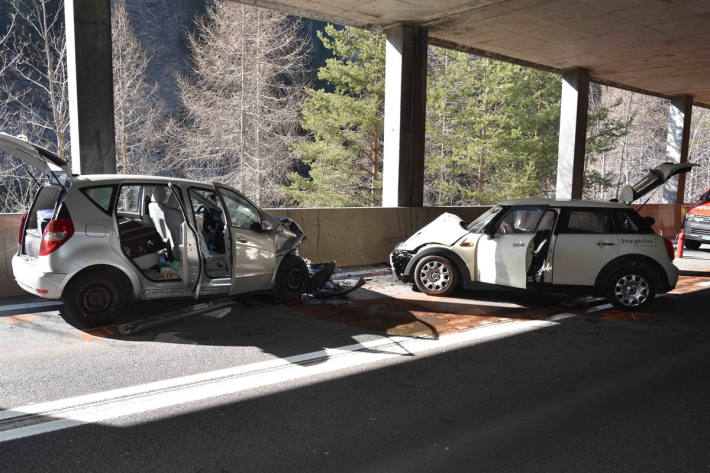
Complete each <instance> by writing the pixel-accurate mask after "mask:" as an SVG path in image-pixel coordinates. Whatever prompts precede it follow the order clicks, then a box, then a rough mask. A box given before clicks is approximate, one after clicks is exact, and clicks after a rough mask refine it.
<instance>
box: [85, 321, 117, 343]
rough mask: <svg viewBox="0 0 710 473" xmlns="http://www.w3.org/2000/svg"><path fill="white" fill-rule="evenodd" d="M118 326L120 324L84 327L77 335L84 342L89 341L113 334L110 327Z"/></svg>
mask: <svg viewBox="0 0 710 473" xmlns="http://www.w3.org/2000/svg"><path fill="white" fill-rule="evenodd" d="M118 326H120V324H113V325H104V326H101V327H95V328H92V329H85V330H83V331H81V332H78V333H77V336H78V337H79V338H81V339H82V340H84V341H85V342H88V341H91V340H93V339H95V338H106V337H107V336H108V335H114V331H113V330H112V329H113V328H114V327H118Z"/></svg>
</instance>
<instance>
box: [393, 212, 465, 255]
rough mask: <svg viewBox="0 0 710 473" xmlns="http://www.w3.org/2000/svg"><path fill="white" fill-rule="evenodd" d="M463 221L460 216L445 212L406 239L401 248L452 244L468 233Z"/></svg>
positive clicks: (413, 248)
mask: <svg viewBox="0 0 710 473" xmlns="http://www.w3.org/2000/svg"><path fill="white" fill-rule="evenodd" d="M461 222H462V220H461V218H460V217H459V216H457V215H454V214H451V213H446V212H445V213H443V214H441V215H439V216H438V217H437V218H436V219H434V220H433V221H432V222H431V223H429V224H428V225H426V226H424V227H422V229H421V230H419V231H418V232H416V233H415V234H414V235H412V236H411V237H409V238H408V239H407V240H405V241H404V243H402V246H401V249H403V250H407V251H414V250H415V249H417V248H419V247H420V246H422V245H425V244H440V245H445V246H451V245H453V244H454V243H456V242H457V241H458V240H459V239H460V238H461V237H462V236H464V235H466V234H467V233H468V231H467V230H466V229H465V228H463V227H462V226H461Z"/></svg>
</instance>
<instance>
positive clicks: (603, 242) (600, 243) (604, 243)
mask: <svg viewBox="0 0 710 473" xmlns="http://www.w3.org/2000/svg"><path fill="white" fill-rule="evenodd" d="M614 245H616V243H612V242H610V241H598V242H597V246H614Z"/></svg>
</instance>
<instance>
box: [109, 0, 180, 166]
mask: <svg viewBox="0 0 710 473" xmlns="http://www.w3.org/2000/svg"><path fill="white" fill-rule="evenodd" d="M111 38H112V49H113V100H114V123H115V132H116V170H117V172H119V173H123V174H165V173H168V172H170V166H169V163H170V162H171V161H170V160H166V159H164V158H165V146H166V142H167V140H168V136H169V129H170V121H169V120H168V119H167V118H166V117H165V113H164V110H163V107H162V103H161V102H160V100H159V99H158V97H157V89H158V86H157V84H153V85H149V84H148V81H147V74H146V69H147V67H148V63H149V61H150V57H149V55H148V54H147V53H146V52H145V51H144V50H143V49H142V47H141V45H140V43H139V41H138V39H137V38H136V35H135V33H134V32H133V29H132V28H131V25H130V22H129V19H128V14H127V13H126V5H125V2H124V1H123V0H118V1H116V2H114V3H113V5H112V8H111Z"/></svg>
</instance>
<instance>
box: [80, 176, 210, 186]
mask: <svg viewBox="0 0 710 473" xmlns="http://www.w3.org/2000/svg"><path fill="white" fill-rule="evenodd" d="M73 180H74V182H76V183H80V184H82V185H83V184H86V183H101V184H121V183H123V182H146V183H149V182H165V183H168V182H174V183H176V184H193V185H196V186H208V187H211V186H212V183H210V182H200V181H195V180H192V179H183V178H179V177H165V176H143V175H132V174H81V175H78V176H74V177H73Z"/></svg>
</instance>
